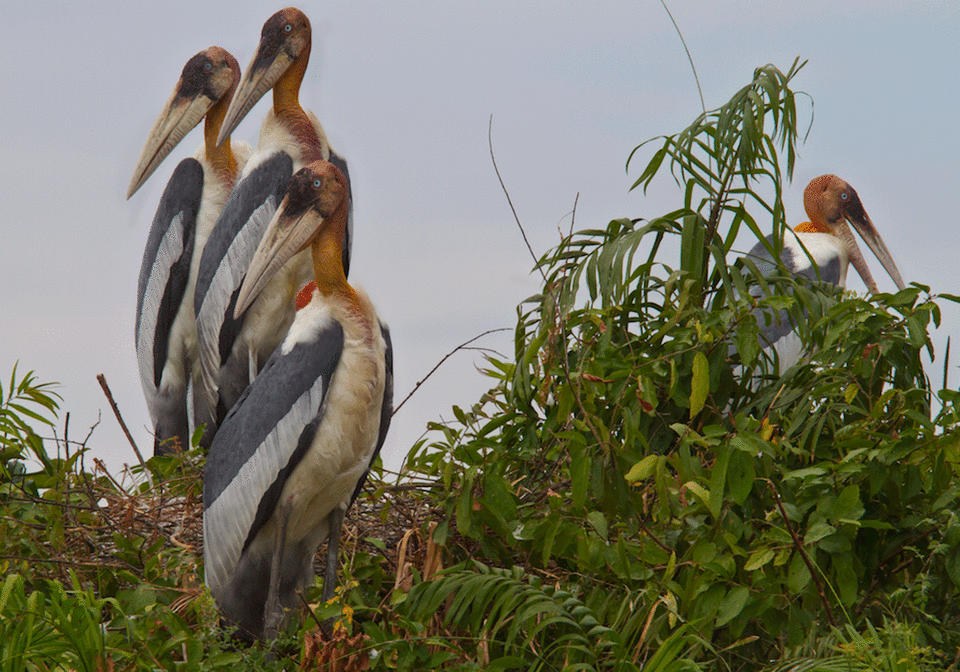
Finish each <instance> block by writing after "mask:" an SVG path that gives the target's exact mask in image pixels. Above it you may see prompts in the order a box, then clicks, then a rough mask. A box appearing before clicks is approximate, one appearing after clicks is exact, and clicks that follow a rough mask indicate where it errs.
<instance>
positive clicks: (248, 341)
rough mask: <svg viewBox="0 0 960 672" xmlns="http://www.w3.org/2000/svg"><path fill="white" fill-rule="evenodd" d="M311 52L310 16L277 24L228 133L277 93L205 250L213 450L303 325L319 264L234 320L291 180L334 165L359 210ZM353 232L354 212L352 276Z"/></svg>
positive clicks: (201, 314)
mask: <svg viewBox="0 0 960 672" xmlns="http://www.w3.org/2000/svg"><path fill="white" fill-rule="evenodd" d="M310 44H311V32H310V21H309V19H307V17H306V16H305V15H304V14H303V12H301V11H299V10H297V9H294V8H288V9H284V10H281V11H279V12H277V13H276V14H274V15H273V16H271V17H270V18H269V19H268V20H267V22H266V23H265V24H264V26H263V30H262V32H261V37H260V44H259V46H258V48H257V51H256V53H255V54H254V56H253V58H252V59H251V61H250V65H249V66H248V67H247V70H246V72H245V73H244V76H243V80H242V81H241V83H240V84H239V86H238V87H237V91H236V93H235V94H234V96H233V102H232V103H231V104H230V108H229V109H228V110H227V112H226V115H225V119H224V122H223V126H222V127H221V129H220V140H225V139H226V138H227V136H228V135H229V134H230V133H231V132H232V131H233V129H234V128H236V126H237V125H238V124H239V123H240V121H241V120H242V119H243V117H244V116H245V115H246V114H247V112H249V111H250V109H251V108H252V107H253V105H254V104H255V103H256V102H257V101H258V100H259V99H260V98H261V97H262V96H263V95H264V94H265V93H266V92H267V91H268V90H270V89H271V88H272V89H273V107H272V109H271V110H270V111H269V112H268V113H267V116H266V118H265V119H264V121H263V126H262V128H261V131H260V140H259V144H258V147H257V150H256V151H255V152H254V153H253V156H252V157H251V158H250V160H249V161H248V162H247V166H246V169H245V170H244V172H243V175H242V176H241V180H240V182H239V184H238V185H237V188H236V189H235V190H234V192H233V194H232V195H231V197H230V200H229V202H228V203H227V205H226V207H225V208H224V211H223V214H222V215H221V217H220V220H219V221H218V222H217V226H216V230H215V231H214V233H213V235H212V236H211V239H210V242H209V244H208V245H207V247H206V248H205V249H204V252H203V258H202V261H201V265H200V273H199V276H198V279H197V285H196V296H195V300H194V304H195V308H196V319H197V338H198V343H199V345H198V350H199V357H200V374H201V375H200V381H201V382H200V385H198V388H197V392H196V408H197V413H196V415H197V417H196V421H197V423H198V424H200V423H203V424H205V425H206V426H207V431H206V432H205V434H204V441H203V443H204V445H208V444H209V441H210V440H211V439H212V436H213V434H214V431H215V428H216V427H217V426H218V425H219V422H220V421H221V420H222V418H223V416H224V415H225V414H226V412H227V411H228V410H229V409H230V408H231V407H232V406H233V404H234V403H235V402H236V400H237V399H238V398H239V396H240V394H241V393H242V392H243V390H244V389H245V388H246V386H247V385H248V384H249V383H250V381H252V380H253V379H254V377H255V376H256V374H257V372H258V371H259V370H260V368H261V367H262V366H263V364H264V362H266V360H267V358H268V357H269V356H270V354H271V353H272V352H273V350H274V348H276V347H277V345H279V343H280V342H281V341H282V340H283V337H284V335H285V334H286V333H287V329H288V328H289V327H290V324H291V323H292V322H293V318H294V308H293V305H294V304H293V301H292V300H291V299H292V297H293V296H294V295H295V294H296V293H297V291H298V290H299V289H300V288H301V287H303V285H304V284H306V283H307V282H308V281H309V279H310V274H311V270H310V259H309V256H308V255H307V254H306V253H304V254H301V255H299V256H294V257H293V258H292V259H291V260H290V261H289V263H288V264H287V266H286V267H285V268H284V269H283V270H282V272H279V273H277V274H276V275H275V276H274V277H273V279H272V280H271V282H270V283H269V284H268V285H267V286H265V287H264V288H263V289H262V291H261V292H260V293H259V295H258V297H257V299H256V300H255V301H254V302H253V303H252V304H251V306H250V307H249V310H247V312H246V313H240V314H239V315H238V316H235V315H234V305H235V300H236V299H235V297H236V292H237V290H238V289H239V287H240V284H241V283H242V281H243V278H244V274H245V273H246V271H247V267H248V265H249V263H250V260H251V259H252V258H253V253H254V251H255V250H256V248H257V244H258V243H259V241H260V238H261V236H262V235H263V232H264V230H265V228H266V226H267V224H268V223H269V222H270V219H271V217H272V216H273V213H274V211H275V210H276V208H277V204H278V203H279V202H280V200H281V199H282V198H283V195H284V193H285V192H286V188H287V183H288V181H289V180H290V177H291V175H293V173H295V172H296V171H298V170H299V169H300V168H302V167H303V166H304V165H306V164H308V163H311V162H313V161H317V160H327V161H330V162H332V163H334V164H335V165H336V166H337V167H338V168H339V169H340V170H341V171H342V172H343V174H344V175H345V176H346V178H347V185H348V187H347V191H348V194H347V198H348V210H349V209H350V194H349V175H348V174H347V165H346V162H345V161H344V160H343V159H342V158H341V157H340V156H339V155H338V154H337V153H336V152H335V151H333V149H332V148H331V147H330V142H329V141H328V140H327V136H326V134H325V133H324V131H323V127H322V126H321V125H320V122H319V121H318V120H317V118H316V116H314V115H313V114H312V113H310V112H308V111H306V110H304V109H303V107H301V106H300V102H299V90H300V84H301V82H302V81H303V77H304V73H305V72H306V68H307V62H308V60H309V57H310ZM351 231H352V216H351V214H350V212H348V221H347V226H346V229H345V233H344V236H345V239H344V244H343V254H342V256H343V261H342V264H343V267H344V269H345V271H346V270H349V265H350V247H351V240H350V238H351Z"/></svg>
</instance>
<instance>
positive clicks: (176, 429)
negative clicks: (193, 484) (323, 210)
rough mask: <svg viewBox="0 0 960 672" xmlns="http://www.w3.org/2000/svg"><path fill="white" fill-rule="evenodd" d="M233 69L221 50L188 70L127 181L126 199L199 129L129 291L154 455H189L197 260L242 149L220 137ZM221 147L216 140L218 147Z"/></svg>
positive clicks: (244, 153)
mask: <svg viewBox="0 0 960 672" xmlns="http://www.w3.org/2000/svg"><path fill="white" fill-rule="evenodd" d="M239 81H240V65H239V64H238V63H237V60H236V59H235V58H234V57H233V56H231V55H230V54H229V53H227V52H226V51H224V50H223V49H221V48H220V47H210V48H209V49H206V50H204V51H201V52H200V53H199V54H197V55H196V56H194V57H193V58H191V59H190V60H189V61H187V64H186V65H185V66H184V67H183V72H182V74H181V75H180V80H179V81H178V82H177V85H176V87H175V88H174V90H173V94H172V95H171V96H170V99H169V100H168V101H167V105H166V107H164V109H163V111H162V112H161V113H160V116H159V118H158V119H157V122H156V123H155V124H154V126H153V129H152V130H151V131H150V137H149V139H148V140H147V143H146V145H145V146H144V148H143V151H142V153H141V154H140V160H139V162H138V163H137V168H136V170H134V172H133V178H132V179H131V180H130V188H129V190H128V191H127V198H130V197H131V196H133V194H134V193H136V191H137V190H138V189H139V188H140V187H141V186H142V185H143V183H144V182H146V180H147V178H148V177H150V175H151V174H153V172H154V171H155V170H156V169H157V167H158V166H159V165H160V163H161V162H162V161H163V159H164V158H166V156H167V155H168V154H170V152H171V151H173V149H174V147H176V146H177V144H178V143H179V142H180V141H181V140H182V139H183V137H184V136H185V135H186V134H187V133H188V132H189V131H190V130H191V129H193V128H194V127H195V126H197V125H198V124H199V123H200V121H201V120H203V119H206V121H205V123H204V128H203V137H204V143H203V145H202V146H201V147H200V148H198V149H197V151H196V153H195V154H194V156H193V158H187V159H183V160H182V161H181V162H180V163H179V165H177V167H176V169H175V170H174V171H173V175H172V176H171V177H170V181H169V182H168V183H167V187H166V189H165V190H164V192H163V197H162V198H161V199H160V206H159V207H158V208H157V213H156V215H155V216H154V219H153V225H152V226H151V229H150V234H149V236H148V238H147V246H146V249H145V250H144V252H143V264H142V266H141V268H140V282H139V286H138V290H137V323H136V345H137V362H138V364H139V368H140V381H141V383H142V385H143V392H144V396H145V397H146V399H147V407H148V409H149V411H150V418H151V420H152V421H153V427H154V435H155V443H154V452H155V453H162V452H169V451H170V450H172V449H173V444H174V443H179V444H180V446H182V447H188V446H189V443H190V427H189V416H190V413H189V411H188V388H190V387H191V386H195V385H196V383H197V380H198V377H199V363H198V359H197V328H196V322H195V318H194V307H193V297H194V288H195V287H196V284H197V274H198V272H199V268H200V256H201V254H202V252H203V249H204V247H205V245H206V244H207V240H208V238H209V237H210V233H211V231H213V228H214V225H215V224H216V222H217V218H218V217H219V216H220V213H221V211H222V210H223V207H224V205H225V204H226V202H227V197H228V196H229V195H230V192H231V191H233V187H234V185H235V184H236V181H237V176H238V175H239V172H240V170H241V169H242V168H243V166H244V164H245V163H246V161H247V158H248V157H249V156H250V153H251V148H250V146H249V145H247V144H246V143H236V142H234V143H231V142H230V137H229V135H227V136H225V137H223V138H218V136H219V135H220V130H221V124H222V122H223V119H224V116H225V115H226V112H227V106H228V105H229V104H230V98H231V95H232V94H233V92H234V90H235V89H236V86H237V83H238V82H239ZM221 140H222V141H221Z"/></svg>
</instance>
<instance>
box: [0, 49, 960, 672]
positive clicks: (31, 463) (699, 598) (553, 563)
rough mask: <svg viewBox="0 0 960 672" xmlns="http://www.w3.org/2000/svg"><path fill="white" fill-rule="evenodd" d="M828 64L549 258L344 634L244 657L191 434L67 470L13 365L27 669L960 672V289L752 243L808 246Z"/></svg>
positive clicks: (6, 450)
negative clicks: (951, 317)
mask: <svg viewBox="0 0 960 672" xmlns="http://www.w3.org/2000/svg"><path fill="white" fill-rule="evenodd" d="M801 67H802V66H801V65H799V64H798V62H795V63H794V64H793V66H792V67H791V68H790V70H789V71H788V72H787V73H786V74H784V73H782V72H780V71H779V70H777V69H776V68H775V67H773V66H766V67H764V68H760V69H758V70H757V71H756V72H755V73H754V79H753V81H752V82H751V83H750V84H748V85H747V86H746V87H744V88H743V89H741V91H739V92H738V93H737V94H736V95H735V96H734V97H733V98H732V99H731V101H730V102H729V103H728V104H727V105H725V106H723V107H721V108H719V109H718V110H715V111H712V112H709V113H706V114H704V115H701V116H700V117H699V118H698V119H696V120H695V121H694V123H693V124H692V125H691V126H690V127H688V128H687V129H684V130H683V131H681V132H680V133H677V134H675V135H671V136H666V137H662V138H657V139H655V141H660V143H661V144H660V146H659V148H658V149H655V150H654V151H653V155H652V156H651V157H650V158H649V159H648V162H647V164H646V165H645V167H644V168H643V170H642V173H641V175H640V177H639V178H638V179H637V180H636V183H635V185H634V186H635V187H637V186H643V187H644V189H646V188H647V187H648V186H649V185H650V184H651V182H652V181H653V180H654V179H657V177H658V176H659V175H661V173H662V172H663V171H662V168H664V167H665V166H669V172H670V173H671V175H672V177H673V178H674V180H675V181H676V182H677V184H678V186H679V187H680V189H681V192H682V205H680V207H679V208H678V209H676V210H674V211H672V212H669V213H666V214H665V215H663V216H660V217H654V218H652V219H649V220H641V219H633V220H632V219H618V220H614V221H612V222H610V223H609V224H608V225H607V226H606V227H605V228H602V229H588V230H583V231H577V232H572V233H571V234H570V235H568V236H564V237H563V238H562V239H561V240H560V242H559V244H558V245H557V246H556V247H555V248H554V249H552V250H550V251H548V252H547V253H546V254H544V255H543V257H542V258H540V259H539V260H538V263H537V270H538V271H539V272H540V273H541V274H542V277H543V281H544V282H543V286H542V288H541V291H540V292H539V293H538V294H537V295H536V296H533V297H530V298H529V299H528V300H526V301H525V302H523V304H521V306H520V307H519V308H518V319H517V326H516V330H515V338H514V345H515V350H514V353H513V357H512V358H502V357H501V358H491V359H490V360H489V368H488V370H487V371H486V375H487V376H489V377H490V379H491V381H492V389H491V390H490V391H489V392H488V393H487V394H486V395H484V397H483V398H482V399H481V400H480V401H479V402H478V403H477V404H475V405H473V406H472V407H470V408H468V409H461V408H454V409H453V411H454V415H455V418H456V420H455V422H452V423H450V424H447V425H440V424H432V425H431V426H430V430H431V432H430V434H429V435H428V437H427V438H426V439H424V440H423V441H421V442H419V443H418V444H417V446H415V448H414V450H413V451H412V452H411V455H410V457H409V459H408V466H407V473H408V476H410V478H411V485H410V487H409V488H407V489H399V488H398V489H397V491H394V492H390V491H389V489H388V488H385V487H383V486H381V488H380V489H378V490H377V492H376V493H375V494H373V495H371V496H370V497H369V500H368V502H367V508H368V512H369V510H372V511H373V513H372V514H370V515H373V516H375V517H376V516H379V518H380V519H381V520H382V521H384V522H386V521H389V520H391V519H392V520H393V521H394V525H395V526H396V525H397V524H398V523H396V521H397V520H399V519H400V517H401V516H402V517H404V519H405V520H406V521H409V523H407V522H404V523H403V525H409V527H404V530H405V532H401V535H400V536H402V542H400V543H399V544H397V546H398V547H399V548H400V549H401V550H399V551H398V552H397V553H396V554H394V553H393V550H392V543H391V544H390V545H388V544H387V543H386V542H385V541H383V540H380V539H377V538H374V536H373V535H372V534H370V533H368V532H365V533H361V534H360V535H358V536H359V537H361V539H354V540H353V542H352V546H348V547H347V548H346V549H345V550H344V553H343V555H344V556H345V559H344V562H343V566H342V570H341V571H342V575H341V576H342V579H341V584H340V587H339V589H338V598H337V600H336V601H334V602H333V603H332V604H326V605H315V607H314V609H313V616H314V617H316V618H318V619H322V618H328V617H338V620H337V623H338V628H337V630H336V634H335V636H334V638H333V639H332V640H325V639H323V638H319V637H318V636H317V635H316V634H315V633H314V632H313V630H314V623H313V621H312V619H311V618H307V619H306V620H304V621H303V622H302V623H301V624H300V625H299V626H298V625H297V624H296V623H292V624H291V627H290V628H289V630H288V632H286V633H284V635H283V636H282V637H281V638H280V640H278V642H277V643H276V644H275V646H274V647H273V649H272V651H268V650H266V649H264V648H263V647H253V648H237V649H234V648H232V647H230V646H229V645H227V644H226V643H225V640H224V632H223V631H222V630H221V629H220V627H219V624H218V615H217V611H216V607H215V605H214V604H213V602H212V600H211V598H210V597H209V594H208V593H206V592H205V591H204V589H203V588H202V585H201V584H202V580H201V577H202V566H201V559H200V557H198V553H199V552H198V546H199V541H198V543H197V545H196V546H193V545H191V544H189V543H185V542H184V541H182V540H180V539H179V538H178V536H177V535H178V534H180V527H181V526H179V525H178V523H177V522H176V521H178V520H180V521H181V522H182V521H183V519H182V517H186V516H190V515H198V514H197V511H198V510H199V501H200V498H201V491H200V475H201V470H202V461H203V455H202V453H201V451H200V450H199V449H198V448H197V447H196V442H195V443H194V447H193V449H191V450H189V451H187V452H185V453H182V454H177V455H173V456H165V457H155V458H153V459H151V460H149V461H148V462H147V463H146V466H145V467H142V468H137V469H135V470H134V474H135V476H136V477H137V480H136V481H135V482H134V483H133V485H125V486H124V485H120V484H118V483H116V482H115V481H114V480H113V479H112V477H110V476H109V475H107V474H106V473H105V472H103V471H102V470H100V469H94V470H93V471H92V472H91V471H88V470H87V469H86V467H85V465H84V457H85V455H86V453H87V448H86V445H85V443H84V444H75V443H72V442H69V441H67V440H66V437H64V438H63V440H57V441H56V448H57V450H56V454H55V455H51V454H48V452H47V451H48V448H49V445H50V443H49V440H47V441H45V440H43V439H41V438H40V437H39V436H38V435H37V434H36V433H35V432H34V430H33V428H32V427H31V423H33V424H37V423H39V425H42V426H43V427H44V428H47V429H52V428H53V427H54V422H53V417H55V413H56V410H57V402H56V400H55V398H54V395H52V394H51V393H50V392H49V391H48V386H46V385H38V384H36V382H35V380H34V378H33V376H32V374H27V375H26V376H24V377H23V378H22V379H20V380H17V375H16V370H14V375H13V377H12V378H11V381H10V384H9V386H8V387H7V388H6V390H4V389H3V388H2V387H0V451H2V453H0V457H2V459H0V467H2V469H0V505H2V507H3V511H2V515H0V569H3V570H4V574H5V576H6V579H5V581H4V583H3V585H2V592H0V628H2V633H0V634H2V635H3V637H2V641H0V670H7V669H9V670H22V669H23V670H34V669H37V670H39V669H84V670H109V669H114V668H115V667H116V666H119V667H120V668H122V669H125V670H140V669H144V670H148V669H149V670H153V669H172V670H200V669H203V670H217V669H291V666H296V665H297V664H299V666H300V669H303V670H305V669H328V668H330V667H331V666H333V665H336V666H338V667H336V668H335V669H372V670H409V669H423V670H429V669H445V670H462V671H468V670H469V671H473V670H513V669H516V670H564V671H571V672H573V671H580V670H584V671H585V670H617V671H624V672H626V671H629V670H643V671H644V672H685V671H692V670H700V669H711V670H712V669H725V670H765V671H768V672H774V671H776V672H785V671H786V670H791V671H794V672H799V671H800V670H811V671H812V670H861V669H862V670H875V669H876V670H891V671H896V672H901V671H903V672H912V671H914V670H916V671H923V672H927V671H933V670H938V671H939V670H943V669H946V668H947V666H948V665H950V664H953V666H954V668H953V669H956V662H955V658H954V656H955V652H956V651H957V650H958V648H960V612H958V611H957V609H956V607H955V604H956V601H957V599H958V597H960V595H958V593H960V516H958V513H957V512H958V506H957V502H958V496H960V478H958V474H960V432H958V429H960V391H956V390H949V389H943V390H935V389H933V388H932V387H931V384H930V382H929V380H928V378H927V375H926V374H925V372H924V370H923V367H922V363H921V353H922V352H924V351H927V353H928V354H929V355H930V356H931V357H932V356H933V355H934V354H935V353H934V352H933V348H932V345H931V342H930V338H929V336H928V330H929V327H930V325H931V324H933V325H938V324H939V320H940V307H939V302H942V301H953V302H960V297H956V296H952V295H948V294H941V295H940V296H939V297H937V296H934V295H931V294H930V289H929V288H927V287H923V286H920V285H913V286H912V287H910V288H907V289H905V290H903V291H901V292H899V293H897V294H895V295H891V294H880V295H877V296H874V297H870V298H863V297H859V296H854V295H847V294H844V293H843V292H841V291H838V290H837V289H836V288H832V287H830V286H824V285H823V284H821V283H818V282H808V281H806V280H804V279H797V278H794V277H792V276H790V275H789V274H788V273H786V272H781V273H779V274H774V275H773V276H772V277H762V276H760V275H759V273H758V272H757V269H756V267H755V266H754V265H753V263H752V262H750V261H749V260H743V259H741V258H739V255H737V254H736V252H735V248H734V246H735V243H736V241H737V239H738V236H740V234H741V233H743V234H744V235H746V236H748V237H750V236H752V238H755V239H757V240H765V238H764V234H765V233H766V232H767V231H771V230H772V231H773V233H774V236H773V242H772V243H771V244H769V245H770V251H771V252H772V253H774V255H776V252H777V251H778V250H779V249H780V248H781V246H782V242H781V241H782V235H783V231H784V229H785V227H786V220H785V216H784V209H783V204H782V192H783V189H784V179H785V176H786V178H787V179H789V177H790V175H791V174H792V171H793V167H794V163H795V159H796V143H797V140H798V138H799V135H800V134H799V127H798V114H797V107H796V99H797V98H798V97H801V96H802V94H799V93H797V92H794V91H793V90H792V88H791V86H792V80H793V78H794V77H795V76H796V74H797V72H798V71H799V70H800V68H801ZM645 147H647V143H644V144H643V145H641V146H640V147H638V148H637V149H635V150H634V152H633V153H632V154H631V157H630V160H628V165H629V164H630V163H631V162H633V161H636V160H639V157H640V154H641V152H643V151H646V150H645V149H644V148H645ZM780 153H785V154H786V169H785V171H784V170H783V169H782V167H781V159H780V156H779V155H780ZM784 173H785V176H784ZM679 201H680V196H679V195H678V203H679ZM668 241H669V243H675V244H673V245H671V244H668ZM669 250H679V259H676V260H674V259H671V258H670V254H671V253H670V252H669ZM783 270H784V269H781V271H783ZM752 287H759V288H760V289H761V290H762V291H761V292H759V298H757V295H758V292H756V291H754V292H753V293H752V294H751V292H750V289H751V288H752ZM782 309H786V310H787V311H788V312H789V314H790V316H791V318H792V319H793V321H794V322H795V323H796V324H797V330H798V333H799V335H800V337H801V339H802V341H803V343H804V346H805V357H804V358H803V359H802V360H801V361H800V362H799V363H797V364H796V365H794V366H792V367H790V368H789V369H787V370H786V371H782V372H779V367H778V366H776V365H777V362H773V361H771V359H770V356H769V355H767V354H766V353H764V352H762V351H761V350H760V348H759V346H758V344H757V332H758V326H757V320H756V314H757V313H756V311H758V310H761V311H771V312H772V311H779V310H782ZM412 479H417V480H416V481H413V480H412ZM397 492H406V493H408V494H406V495H404V496H405V497H408V498H409V499H406V500H403V502H402V504H403V507H400V508H402V512H400V513H398V512H397V507H396V506H395V505H396V504H398V503H401V502H400V500H399V498H398V496H397V494H396V493H397ZM412 511H413V512H414V513H411V512H412ZM163 512H166V513H165V514H164V513H163ZM171 512H172V513H171ZM171 521H172V522H171ZM421 526H422V528H421ZM183 527H185V526H183ZM363 537H367V538H363ZM408 542H409V548H410V549H411V550H410V551H409V553H408V551H407V548H408ZM414 546H416V547H417V551H416V552H414V551H413V550H412V549H413V548H414ZM442 565H446V566H447V569H446V570H442V571H439V568H440V567H441V566H442ZM318 594H319V589H318V588H315V589H313V590H311V591H308V594H307V595H306V596H305V598H306V600H307V601H308V602H310V601H315V600H316V599H317V595H318ZM366 666H369V667H366Z"/></svg>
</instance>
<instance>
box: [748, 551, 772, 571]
mask: <svg viewBox="0 0 960 672" xmlns="http://www.w3.org/2000/svg"><path fill="white" fill-rule="evenodd" d="M775 556H776V553H774V552H773V550H771V549H770V548H758V549H757V550H755V551H754V552H753V553H751V554H750V557H749V558H748V559H747V562H746V563H745V564H744V565H743V568H744V569H745V570H747V571H748V572H752V571H753V570H755V569H760V568H761V567H763V566H764V565H765V564H767V563H768V562H770V561H771V560H773V558H774V557H775Z"/></svg>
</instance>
